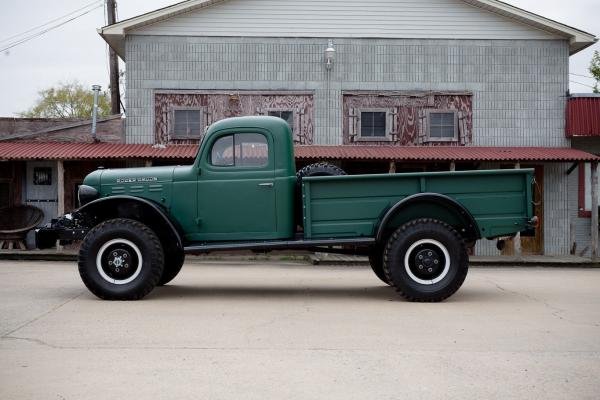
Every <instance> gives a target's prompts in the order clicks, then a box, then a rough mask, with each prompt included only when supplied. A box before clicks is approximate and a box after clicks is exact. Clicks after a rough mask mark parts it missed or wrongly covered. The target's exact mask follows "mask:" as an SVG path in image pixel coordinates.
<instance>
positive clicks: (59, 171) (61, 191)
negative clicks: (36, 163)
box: [56, 160, 65, 251]
mask: <svg viewBox="0 0 600 400" xmlns="http://www.w3.org/2000/svg"><path fill="white" fill-rule="evenodd" d="M56 192H57V197H58V199H57V202H56V212H57V214H58V216H61V215H64V213H65V166H64V164H63V161H62V160H58V161H56ZM62 249H63V247H62V246H61V245H60V241H58V240H57V241H56V251H62Z"/></svg>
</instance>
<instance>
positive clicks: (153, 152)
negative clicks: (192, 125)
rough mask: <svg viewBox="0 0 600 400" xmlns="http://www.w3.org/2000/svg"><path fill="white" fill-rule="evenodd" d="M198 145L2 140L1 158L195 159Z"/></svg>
mask: <svg viewBox="0 0 600 400" xmlns="http://www.w3.org/2000/svg"><path fill="white" fill-rule="evenodd" d="M197 150H198V146H195V145H177V146H166V147H158V146H152V145H149V144H124V143H58V142H0V159H5V160H87V159H127V158H147V159H156V158H167V159H169V158H194V157H195V155H196V152H197Z"/></svg>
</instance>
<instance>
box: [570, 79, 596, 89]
mask: <svg viewBox="0 0 600 400" xmlns="http://www.w3.org/2000/svg"><path fill="white" fill-rule="evenodd" d="M569 82H571V83H576V84H578V85H581V86H586V87H589V88H590V89H595V88H594V87H593V86H591V85H586V84H585V83H581V82H576V81H569Z"/></svg>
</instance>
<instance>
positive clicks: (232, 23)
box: [135, 0, 557, 39]
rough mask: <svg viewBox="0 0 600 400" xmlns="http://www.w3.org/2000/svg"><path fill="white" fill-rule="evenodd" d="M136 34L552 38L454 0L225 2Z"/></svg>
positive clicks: (544, 32) (154, 25) (162, 22)
mask: <svg viewBox="0 0 600 400" xmlns="http://www.w3.org/2000/svg"><path fill="white" fill-rule="evenodd" d="M135 33H136V34H141V35H180V36H186V35H187V36H254V37H256V36H267V37H324V36H329V35H337V36H340V37H363V38H364V37H391V38H398V37H402V38H422V37H428V38H456V39H465V38H476V39H495V38H499V37H501V38H504V39H549V38H556V37H557V36H556V35H555V34H552V33H549V32H546V31H543V30H541V29H537V28H534V27H531V26H528V25H526V24H524V23H519V22H517V21H516V20H514V19H510V18H508V17H503V16H500V15H498V14H496V13H493V12H490V11H486V10H483V9H481V8H478V7H475V6H472V5H469V4H467V3H465V2H463V1H458V0H427V1H423V0H421V1H415V0H394V1H389V0H369V1H364V0H328V1H322V0H303V1H290V0H287V1H286V0H229V1H226V2H221V3H220V4H216V5H213V6H211V7H207V8H204V9H201V10H197V11H192V12H188V13H185V14H182V15H178V16H174V17H171V18H168V19H166V20H164V21H160V22H158V23H155V24H151V25H148V26H143V27H140V28H138V29H137V30H136V31H135Z"/></svg>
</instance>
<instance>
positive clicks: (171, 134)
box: [169, 106, 206, 140]
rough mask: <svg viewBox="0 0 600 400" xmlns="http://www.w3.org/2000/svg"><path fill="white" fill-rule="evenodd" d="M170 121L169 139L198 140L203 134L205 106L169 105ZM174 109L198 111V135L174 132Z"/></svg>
mask: <svg viewBox="0 0 600 400" xmlns="http://www.w3.org/2000/svg"><path fill="white" fill-rule="evenodd" d="M170 111H171V115H172V118H171V121H170V124H169V139H170V140H200V139H202V136H203V135H204V131H205V129H206V126H205V125H206V124H205V122H204V119H205V115H206V107H202V106H197V107H194V106H171V108H170ZM176 111H198V112H199V113H200V131H199V133H198V136H195V135H177V134H175V112H176Z"/></svg>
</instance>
